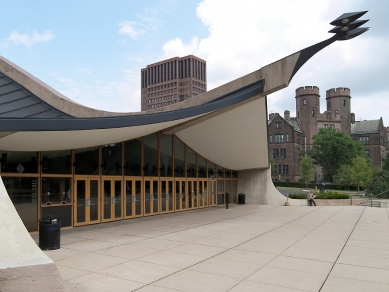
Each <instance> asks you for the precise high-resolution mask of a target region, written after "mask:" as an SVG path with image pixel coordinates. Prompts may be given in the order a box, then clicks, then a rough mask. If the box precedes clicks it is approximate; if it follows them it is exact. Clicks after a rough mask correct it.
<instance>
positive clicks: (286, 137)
mask: <svg viewBox="0 0 389 292" xmlns="http://www.w3.org/2000/svg"><path fill="white" fill-rule="evenodd" d="M285 139H286V142H289V134H285Z"/></svg>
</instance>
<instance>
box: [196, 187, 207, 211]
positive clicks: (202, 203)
mask: <svg viewBox="0 0 389 292" xmlns="http://www.w3.org/2000/svg"><path fill="white" fill-rule="evenodd" d="M198 201H199V208H204V207H208V181H207V180H199V195H198Z"/></svg>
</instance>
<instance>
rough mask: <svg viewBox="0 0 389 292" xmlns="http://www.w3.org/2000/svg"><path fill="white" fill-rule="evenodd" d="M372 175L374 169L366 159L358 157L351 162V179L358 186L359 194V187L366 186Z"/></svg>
mask: <svg viewBox="0 0 389 292" xmlns="http://www.w3.org/2000/svg"><path fill="white" fill-rule="evenodd" d="M372 174H373V173H372V169H371V167H370V165H369V164H368V163H367V161H366V158H365V157H361V156H357V157H354V158H353V159H352V160H351V166H350V178H351V180H352V181H353V182H354V183H356V184H357V185H358V193H359V187H360V186H364V185H365V184H366V182H367V181H369V180H370V178H371V177H372Z"/></svg>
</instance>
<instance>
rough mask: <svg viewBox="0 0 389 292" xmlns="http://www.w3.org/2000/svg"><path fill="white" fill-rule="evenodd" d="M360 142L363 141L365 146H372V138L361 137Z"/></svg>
mask: <svg viewBox="0 0 389 292" xmlns="http://www.w3.org/2000/svg"><path fill="white" fill-rule="evenodd" d="M359 141H361V142H362V143H363V144H364V145H368V144H370V137H368V136H367V137H359Z"/></svg>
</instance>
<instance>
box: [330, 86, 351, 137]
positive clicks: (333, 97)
mask: <svg viewBox="0 0 389 292" xmlns="http://www.w3.org/2000/svg"><path fill="white" fill-rule="evenodd" d="M326 102H327V112H331V115H332V117H333V118H334V120H338V121H340V124H341V125H340V129H341V131H342V132H344V133H345V134H346V135H347V136H351V122H352V121H351V96H350V89H348V88H346V87H345V88H343V87H338V88H331V89H329V90H327V91H326Z"/></svg>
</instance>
